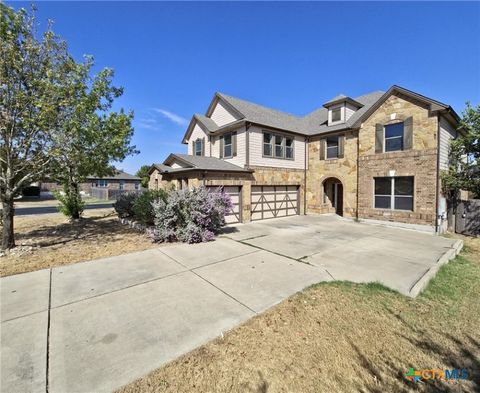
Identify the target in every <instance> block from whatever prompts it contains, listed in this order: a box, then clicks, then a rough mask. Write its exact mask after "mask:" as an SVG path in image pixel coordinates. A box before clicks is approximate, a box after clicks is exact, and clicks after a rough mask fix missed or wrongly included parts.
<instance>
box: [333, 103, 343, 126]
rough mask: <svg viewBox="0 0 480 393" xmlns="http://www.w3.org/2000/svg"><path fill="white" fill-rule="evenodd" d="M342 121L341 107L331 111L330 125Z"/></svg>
mask: <svg viewBox="0 0 480 393" xmlns="http://www.w3.org/2000/svg"><path fill="white" fill-rule="evenodd" d="M341 120H342V107H340V108H335V109H332V123H336V122H338V121H341Z"/></svg>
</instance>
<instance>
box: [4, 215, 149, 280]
mask: <svg viewBox="0 0 480 393" xmlns="http://www.w3.org/2000/svg"><path fill="white" fill-rule="evenodd" d="M15 239H16V244H17V247H16V248H14V249H13V250H12V251H9V252H7V254H6V255H5V256H1V257H0V274H1V276H2V277H3V276H9V275H12V274H18V273H26V272H30V271H34V270H39V269H45V268H50V267H54V266H60V265H67V264H71V263H76V262H81V261H88V260H90V259H97V258H104V257H109V256H114V255H120V254H125V253H128V252H133V251H140V250H146V249H148V248H152V247H158V245H155V244H153V243H152V241H151V240H150V239H149V238H148V237H147V236H146V235H144V234H141V233H138V232H136V231H134V230H132V229H130V228H129V227H128V226H124V225H121V224H120V223H119V222H118V219H117V216H116V215H115V213H114V212H113V209H94V210H85V212H84V218H82V219H80V220H78V221H76V222H69V220H68V219H67V218H66V217H65V216H64V215H62V214H60V213H54V214H40V215H31V216H18V217H15Z"/></svg>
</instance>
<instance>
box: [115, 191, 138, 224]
mask: <svg viewBox="0 0 480 393" xmlns="http://www.w3.org/2000/svg"><path fill="white" fill-rule="evenodd" d="M137 198H138V194H137V193H134V192H132V193H124V194H120V196H119V197H118V198H117V200H116V202H115V203H114V205H113V208H114V209H115V212H116V213H117V215H118V217H120V218H129V217H133V215H134V213H133V203H134V202H135V200H136V199H137Z"/></svg>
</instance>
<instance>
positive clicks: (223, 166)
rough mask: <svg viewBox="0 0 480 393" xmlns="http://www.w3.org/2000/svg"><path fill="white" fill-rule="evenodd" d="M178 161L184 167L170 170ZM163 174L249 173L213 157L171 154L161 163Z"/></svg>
mask: <svg viewBox="0 0 480 393" xmlns="http://www.w3.org/2000/svg"><path fill="white" fill-rule="evenodd" d="M175 161H178V162H180V163H182V164H183V165H185V167H182V168H172V167H171V166H170V165H171V164H172V163H174V162H175ZM163 167H164V170H163V171H162V172H164V173H172V172H182V171H191V170H202V171H222V172H251V171H250V170H246V169H244V168H242V167H239V166H238V165H234V164H232V163H230V162H228V161H225V160H221V159H220V158H215V157H205V156H191V155H188V154H179V153H176V154H174V153H172V154H170V155H169V156H168V157H167V159H166V160H165V161H164V162H163Z"/></svg>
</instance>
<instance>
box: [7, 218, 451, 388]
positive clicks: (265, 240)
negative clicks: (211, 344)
mask: <svg viewBox="0 0 480 393" xmlns="http://www.w3.org/2000/svg"><path fill="white" fill-rule="evenodd" d="M458 246H459V245H458V244H455V242H454V241H453V240H449V239H444V238H439V237H434V236H432V235H428V234H422V233H418V232H411V231H406V230H401V229H390V228H384V227H374V226H369V225H363V224H356V223H352V222H347V221H344V220H340V219H337V218H335V217H328V216H321V217H314V216H306V217H305V216H298V217H289V218H283V219H276V220H270V221H264V222H257V223H253V224H245V225H237V226H235V227H230V228H228V229H227V230H226V231H225V233H224V234H223V235H222V237H220V238H219V239H217V240H216V241H215V242H211V243H204V244H197V245H185V244H174V245H168V246H164V247H159V248H158V249H152V250H147V251H142V252H137V253H133V254H126V255H121V256H118V257H112V258H107V259H101V260H96V261H90V262H86V263H78V264H75V265H70V266H65V267H59V268H54V269H50V270H41V271H37V272H33V273H27V274H21V275H17V276H11V277H6V278H2V279H1V280H0V284H1V300H2V302H1V320H2V323H1V347H2V348H1V386H2V391H5V392H45V391H46V389H47V386H48V392H53V393H56V392H59V393H60V392H62V393H63V392H96V393H100V392H109V391H112V390H114V389H115V388H118V387H120V386H122V385H124V384H126V383H128V382H130V381H132V380H134V379H136V378H138V377H141V376H142V375H144V374H146V373H148V372H149V371H151V370H153V369H155V368H157V367H159V366H161V365H162V364H164V363H165V362H168V361H170V360H172V359H174V358H176V357H178V356H179V355H181V354H183V353H186V352H188V351H190V350H192V349H194V348H196V347H198V346H199V345H202V344H203V343H205V342H207V341H209V340H211V339H213V338H215V337H218V336H219V335H221V334H222V332H224V331H226V330H229V329H231V328H233V327H234V326H236V325H238V324H239V323H241V322H243V321H245V320H247V319H249V318H251V317H252V316H254V315H256V314H257V313H259V312H261V311H264V310H265V309H267V308H269V307H271V306H273V305H275V304H277V303H278V302H280V301H282V300H283V299H285V298H286V297H288V296H290V295H292V294H293V293H295V292H297V291H299V290H301V289H303V288H304V287H306V286H308V285H311V284H313V283H317V282H321V281H328V280H332V279H340V280H352V281H375V280H377V281H381V282H383V283H384V284H385V285H388V286H390V287H392V288H394V289H397V290H399V291H400V292H402V293H405V294H408V295H412V294H415V293H414V292H415V291H416V290H419V289H421V287H423V285H425V283H426V282H427V281H428V280H427V279H428V278H429V277H430V275H431V274H433V273H432V272H434V271H435V269H436V268H437V267H438V266H439V265H440V263H442V262H443V261H446V260H448V258H451V257H452V256H453V255H455V253H456V250H457V249H458V248H459V247H458ZM412 291H413V292H412Z"/></svg>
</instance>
